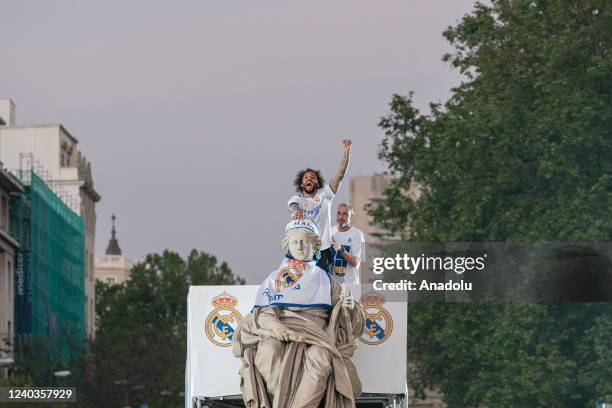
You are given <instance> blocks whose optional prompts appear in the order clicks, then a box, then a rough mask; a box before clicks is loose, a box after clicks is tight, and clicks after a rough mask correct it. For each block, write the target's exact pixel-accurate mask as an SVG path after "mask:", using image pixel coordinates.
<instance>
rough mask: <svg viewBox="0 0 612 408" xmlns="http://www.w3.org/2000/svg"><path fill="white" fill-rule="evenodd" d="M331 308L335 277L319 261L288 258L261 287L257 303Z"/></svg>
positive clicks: (258, 304) (261, 305)
mask: <svg viewBox="0 0 612 408" xmlns="http://www.w3.org/2000/svg"><path fill="white" fill-rule="evenodd" d="M268 306H280V307H320V308H331V306H332V304H331V281H330V277H329V275H328V274H327V272H325V271H324V270H323V269H321V268H319V267H318V266H317V265H316V262H315V261H310V262H302V261H298V260H296V259H289V258H285V259H284V260H283V262H281V264H280V266H279V268H278V269H277V270H275V271H274V272H272V273H271V274H270V276H268V277H267V278H266V280H264V281H263V283H262V284H261V286H260V287H259V289H258V290H257V297H256V298H255V307H268Z"/></svg>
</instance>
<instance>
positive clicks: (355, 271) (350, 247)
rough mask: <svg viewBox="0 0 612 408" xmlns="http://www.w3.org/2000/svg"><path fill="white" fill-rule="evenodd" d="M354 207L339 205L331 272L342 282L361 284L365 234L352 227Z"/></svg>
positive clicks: (333, 238) (334, 230) (333, 234)
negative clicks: (360, 274) (360, 266)
mask: <svg viewBox="0 0 612 408" xmlns="http://www.w3.org/2000/svg"><path fill="white" fill-rule="evenodd" d="M353 216H354V212H353V207H352V206H351V205H350V204H348V203H341V204H338V207H337V208H336V225H335V226H334V227H333V228H332V248H331V258H332V262H331V265H330V272H331V273H332V274H333V276H335V277H336V278H337V279H338V280H339V281H340V282H346V283H354V284H359V265H360V263H361V259H362V258H363V253H364V250H363V248H362V247H363V242H364V239H363V232H361V230H359V229H358V228H355V227H353V226H352V225H351V223H352V221H353Z"/></svg>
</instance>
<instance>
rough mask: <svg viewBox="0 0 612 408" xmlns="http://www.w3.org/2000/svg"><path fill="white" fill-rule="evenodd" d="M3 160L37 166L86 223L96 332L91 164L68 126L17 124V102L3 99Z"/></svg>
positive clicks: (89, 313)
mask: <svg viewBox="0 0 612 408" xmlns="http://www.w3.org/2000/svg"><path fill="white" fill-rule="evenodd" d="M0 116H1V117H2V118H3V122H4V125H0V161H2V162H4V165H5V167H6V168H7V169H9V170H11V171H18V170H24V169H30V168H33V169H34V170H35V171H36V172H37V174H38V176H39V177H40V178H41V179H43V180H44V181H45V182H46V183H47V184H48V185H49V186H50V187H51V188H52V190H53V191H54V192H55V193H56V194H57V195H58V196H59V198H60V199H61V200H62V201H63V202H64V203H65V204H66V205H67V206H68V207H69V208H70V209H72V211H74V212H75V213H76V214H78V215H79V216H80V217H81V218H82V219H83V222H84V227H85V240H84V271H85V276H84V287H85V300H84V304H83V309H84V313H85V316H86V328H87V334H88V336H90V337H93V336H94V334H95V277H94V247H95V236H96V208H95V206H96V203H97V202H98V201H100V198H101V197H100V195H99V194H98V193H97V191H96V190H95V188H94V183H93V178H92V171H91V163H90V162H89V161H87V159H86V158H85V156H83V155H82V154H81V152H80V151H79V150H78V148H77V144H78V141H77V139H76V138H74V137H73V136H72V135H71V134H70V133H69V132H68V131H67V130H66V128H64V126H62V125H59V124H51V125H27V126H18V125H17V124H16V123H15V105H14V103H13V102H12V101H11V100H10V99H0Z"/></svg>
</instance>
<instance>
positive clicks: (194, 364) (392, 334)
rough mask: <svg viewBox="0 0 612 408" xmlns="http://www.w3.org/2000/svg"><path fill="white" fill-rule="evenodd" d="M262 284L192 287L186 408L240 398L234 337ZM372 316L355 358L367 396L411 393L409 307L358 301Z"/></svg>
mask: <svg viewBox="0 0 612 408" xmlns="http://www.w3.org/2000/svg"><path fill="white" fill-rule="evenodd" d="M258 288H259V286H258V285H248V286H238V285H237V286H192V287H191V288H190V290H189V296H188V300H187V303H188V309H187V325H188V327H187V362H186V367H185V407H186V408H191V401H192V399H193V397H201V398H204V397H209V398H215V397H222V396H230V395H239V394H240V377H239V375H238V369H239V368H240V365H241V362H240V359H238V358H235V357H234V355H233V354H232V348H231V340H232V334H233V331H234V330H235V328H236V327H237V325H238V323H239V322H240V321H241V319H242V317H243V316H245V315H246V314H247V313H249V312H250V311H251V309H252V307H253V304H254V301H255V296H256V294H257V289H258ZM349 289H350V290H351V293H353V296H354V297H355V299H360V302H361V303H362V305H363V306H364V307H365V309H366V312H367V314H368V319H367V321H366V327H365V333H364V334H363V336H362V338H361V343H360V344H359V348H358V350H357V352H356V354H355V357H354V359H353V361H354V363H355V365H356V366H357V370H358V372H359V376H360V378H361V381H362V383H363V392H364V393H377V394H405V393H406V363H407V360H406V333H407V329H406V317H407V315H406V303H405V302H397V303H386V302H385V300H384V298H382V297H381V296H380V295H377V294H372V293H369V294H365V295H364V296H362V297H359V296H358V294H359V287H358V286H356V287H351V286H349Z"/></svg>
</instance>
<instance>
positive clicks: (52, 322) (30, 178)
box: [10, 171, 85, 360]
mask: <svg viewBox="0 0 612 408" xmlns="http://www.w3.org/2000/svg"><path fill="white" fill-rule="evenodd" d="M18 176H19V178H20V179H21V180H22V182H23V183H24V185H25V193H24V194H17V195H14V196H13V197H11V206H12V207H11V212H12V213H11V223H10V225H11V234H12V235H13V236H14V237H15V238H16V239H17V240H18V241H19V242H20V244H21V245H22V250H21V251H20V254H18V259H17V261H16V268H17V276H16V282H19V279H21V280H22V281H23V287H24V290H23V291H22V295H23V297H22V298H20V297H19V293H16V298H15V319H16V322H15V323H16V327H15V328H16V332H17V334H18V335H26V336H27V337H32V338H43V339H47V341H48V344H49V347H50V348H51V349H52V351H53V354H54V355H56V356H57V357H58V358H59V359H61V360H66V359H67V358H68V356H69V355H71V354H74V352H78V350H75V348H77V349H78V348H80V347H82V346H83V344H84V340H85V260H84V252H85V242H84V239H85V237H84V231H85V228H84V223H83V220H82V219H81V218H80V217H79V216H78V215H77V214H75V213H74V212H73V211H72V210H71V209H70V208H69V207H68V206H67V205H66V204H64V202H63V201H62V200H61V199H60V198H59V197H58V196H57V195H56V194H55V193H54V192H53V191H52V190H51V189H50V188H49V187H48V186H47V185H46V184H45V182H44V181H43V180H42V179H40V177H38V176H37V175H36V174H35V173H34V172H33V171H28V172H24V173H21V174H19V175H18Z"/></svg>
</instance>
